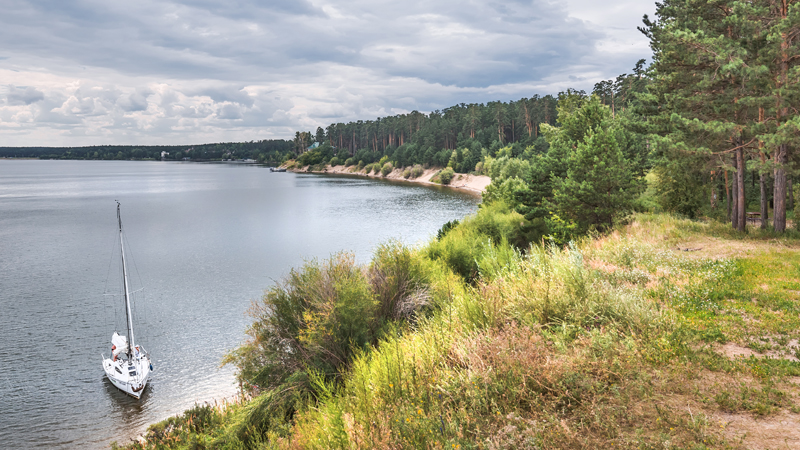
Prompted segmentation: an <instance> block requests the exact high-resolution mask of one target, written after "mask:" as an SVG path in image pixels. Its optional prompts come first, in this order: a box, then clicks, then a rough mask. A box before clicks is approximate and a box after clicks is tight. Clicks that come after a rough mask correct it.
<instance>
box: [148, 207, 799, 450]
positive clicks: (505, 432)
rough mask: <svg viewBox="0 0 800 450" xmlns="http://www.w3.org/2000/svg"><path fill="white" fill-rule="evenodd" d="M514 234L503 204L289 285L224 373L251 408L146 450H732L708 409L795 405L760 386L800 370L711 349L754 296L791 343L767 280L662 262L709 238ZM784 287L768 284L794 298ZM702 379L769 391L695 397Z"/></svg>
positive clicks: (706, 227)
mask: <svg viewBox="0 0 800 450" xmlns="http://www.w3.org/2000/svg"><path fill="white" fill-rule="evenodd" d="M520 222H521V217H520V216H519V215H518V214H516V213H515V212H513V211H511V210H510V209H509V208H508V207H507V206H505V205H503V204H501V203H495V204H492V205H487V206H484V207H482V208H481V210H480V211H479V212H478V213H477V214H476V215H475V216H473V217H470V218H467V219H465V220H463V221H462V222H461V223H459V224H458V225H456V226H453V227H448V229H447V230H446V231H445V232H443V233H441V234H440V236H438V237H437V239H436V240H433V241H431V242H430V243H429V244H428V245H427V246H425V247H423V248H421V249H414V248H409V247H405V246H403V245H401V244H400V243H397V242H388V243H386V244H383V245H381V246H378V248H377V249H376V250H375V253H374V255H373V258H372V261H371V262H370V264H369V265H367V266H359V265H357V264H355V262H354V261H353V259H352V256H350V255H347V254H339V255H334V256H333V257H332V258H331V259H329V260H326V261H322V262H320V261H312V262H308V263H306V265H305V266H303V267H302V268H300V269H298V270H295V271H292V272H291V273H290V274H289V276H288V277H287V279H285V280H284V281H283V282H282V283H280V284H279V285H278V286H276V287H274V288H273V289H271V290H270V291H268V292H267V294H266V295H265V297H264V299H262V301H261V302H260V303H259V304H257V305H255V306H254V308H253V311H254V313H255V318H256V322H255V323H254V324H253V326H252V327H251V329H250V330H249V331H248V333H249V335H250V340H249V341H248V342H247V343H246V344H245V346H244V347H242V348H240V349H239V350H237V351H236V352H235V353H233V354H232V355H231V356H230V357H229V361H231V362H234V363H236V364H237V366H238V367H239V371H240V373H239V376H240V379H241V380H242V382H243V383H245V384H246V386H248V387H250V388H251V392H253V393H254V394H255V395H257V397H256V398H255V399H254V400H252V401H251V402H248V403H244V404H241V405H237V406H236V407H234V408H231V409H230V410H229V412H226V413H219V414H217V413H214V414H217V415H214V414H210V415H205V416H203V417H207V418H203V419H200V420H199V422H197V423H199V424H200V425H198V426H196V427H195V428H191V427H190V426H189V425H187V422H186V420H187V419H186V417H183V418H176V419H175V424H173V425H172V426H173V428H171V429H170V430H171V431H170V430H168V431H170V432H165V430H166V429H165V428H162V429H161V432H160V433H161V434H159V436H160V437H159V439H160V440H158V442H159V443H163V442H167V441H166V440H165V439H167V438H168V437H170V436H171V437H172V438H174V439H176V440H175V441H174V442H175V444H174V445H173V444H172V443H170V444H168V445H167V444H164V445H165V446H167V447H172V448H177V447H181V448H202V447H203V446H206V447H216V448H285V449H297V448H309V449H329V448H341V449H345V448H346V449H374V448H392V449H428V448H430V449H444V448H447V449H454V448H465V449H466V448H485V449H501V448H503V449H505V448H537V449H544V448H553V449H555V448H727V447H726V446H728V445H729V444H730V443H728V442H727V441H726V440H725V437H724V436H723V435H721V434H720V432H719V431H716V430H715V428H714V427H712V421H711V420H710V419H709V415H708V414H710V413H709V411H712V410H713V409H712V407H711V406H709V405H710V404H713V405H718V406H717V407H719V408H722V409H723V410H725V411H740V410H746V411H756V412H757V413H759V414H770V413H772V412H775V411H777V410H779V409H780V408H782V407H786V405H788V404H789V402H788V401H787V400H785V399H786V398H788V397H786V396H785V395H784V394H783V393H782V392H781V391H780V390H779V389H777V388H776V387H775V385H773V384H769V383H771V382H770V381H769V380H770V379H771V377H774V376H776V375H775V374H795V373H800V369H797V368H796V367H794V366H792V365H791V364H788V363H785V362H773V361H771V360H766V361H765V360H756V359H752V360H749V361H746V362H736V361H734V362H731V361H729V360H727V359H724V358H723V357H721V356H719V355H717V354H716V353H714V352H711V351H709V350H707V348H706V346H707V345H710V344H709V343H710V342H715V340H716V341H719V339H720V338H719V336H723V335H724V334H726V333H727V334H730V332H729V331H728V330H723V331H724V332H723V331H721V330H720V325H719V323H720V322H718V321H720V320H723V319H720V317H723V316H725V315H726V314H727V316H725V317H730V319H724V320H729V322H725V323H728V324H731V326H732V327H734V326H742V327H744V325H737V324H739V323H742V320H741V315H742V314H744V312H747V313H752V314H755V312H753V311H756V310H755V306H753V305H754V304H753V303H752V302H751V301H750V297H752V298H753V299H756V298H757V300H758V302H759V304H762V303H763V304H764V305H765V306H764V308H765V309H764V311H760V310H759V312H758V314H760V315H759V316H758V317H759V318H760V319H761V320H763V321H765V323H768V324H769V325H768V326H769V327H771V328H769V329H774V330H778V331H780V332H781V333H784V334H786V333H785V332H786V330H787V329H788V328H787V326H789V325H787V324H788V322H786V321H787V320H789V319H786V317H789V316H791V317H795V316H796V312H797V311H800V308H797V307H796V305H795V303H792V302H789V301H788V300H787V299H785V298H783V297H780V296H776V294H771V293H763V294H758V293H755V291H754V290H753V287H752V286H755V285H757V284H761V285H763V284H764V283H766V281H765V277H767V276H768V275H769V270H768V268H766V267H763V268H758V271H756V270H755V269H756V267H755V266H753V265H752V264H751V263H748V264H750V265H745V264H744V263H742V262H741V261H734V260H732V259H729V258H702V257H697V256H693V255H692V254H689V253H684V252H677V251H675V250H674V249H671V248H670V247H672V246H674V244H675V243H676V242H680V241H681V240H684V239H695V238H698V236H702V237H703V238H704V239H707V238H709V236H716V233H717V232H718V231H717V228H715V227H717V226H718V225H714V224H708V223H702V222H694V221H688V220H682V219H678V218H674V217H669V216H659V215H649V216H638V217H637V218H636V219H635V220H634V221H633V222H632V224H631V225H630V226H628V227H626V228H624V229H620V230H617V231H615V232H612V233H609V234H607V235H605V236H598V237H594V238H591V239H590V238H586V239H583V240H579V241H577V242H572V243H570V244H569V245H566V246H555V245H543V244H534V245H530V246H529V245H528V243H527V242H525V241H524V239H523V238H522V237H521V234H520V231H519V230H520ZM719 239H726V238H725V237H719ZM736 239H745V240H746V239H754V238H753V237H752V236H750V237H736ZM782 257H783V256H782ZM775 258H778V256H775ZM773 265H774V264H773ZM790 265H791V264H790ZM743 268H748V270H750V271H751V272H753V273H754V274H756V273H757V274H756V275H747V274H746V273H745V271H744V269H743ZM748 276H750V278H748ZM769 276H772V275H769ZM787 277H788V276H783V275H781V276H779V277H777V278H776V280H777V281H775V282H774V283H779V284H776V285H780V286H792V287H793V286H795V284H796V283H795V284H791V283H794V281H792V280H790V279H789V278H790V277H789V278H787ZM751 278H752V279H751ZM770 282H772V281H770ZM747 283H749V284H747ZM748 286H750V287H748ZM759 289H760V288H759ZM798 289H800V288H798ZM745 297H747V298H745ZM731 305H736V307H735V308H733V307H732V306H731ZM728 311H729V312H728ZM736 320H738V322H737V321H736ZM792 320H794V319H792ZM767 321H770V322H767ZM798 321H799V322H800V319H798ZM791 324H795V322H791ZM764 329H766V328H764V327H761V328H759V329H758V330H761V331H763V330H764ZM756 332H757V331H753V332H751V333H750V334H753V333H756ZM784 341H786V342H790V339H789V336H788V335H786V336H785V339H784ZM760 345H765V344H760ZM787 345H788V344H787ZM278 364H280V365H281V368H280V369H279V368H278V367H277V365H278ZM287 368H288V369H287ZM701 371H705V372H704V373H706V374H707V373H708V372H711V373H713V374H715V375H714V376H720V377H723V376H729V375H727V374H728V373H746V374H748V375H751V376H753V377H754V378H755V379H757V380H765V381H764V383H767V384H765V385H764V386H762V387H760V388H751V387H749V386H744V385H742V386H740V387H737V388H736V389H733V388H731V389H727V388H722V387H720V388H715V387H703V386H700V387H697V385H693V386H694V387H693V388H689V387H687V386H688V385H689V384H691V383H693V382H694V381H693V380H695V379H697V378H700V375H698V373H699V372H701ZM737 371H738V372H737ZM703 376H707V375H703ZM270 377H276V378H274V379H273V378H270ZM276 380H277V381H280V382H277V381H276ZM298 386H302V389H300V388H298ZM692 389H694V390H692ZM675 398H679V399H680V404H677V403H675V401H674V399H675ZM709 399H710V400H709ZM676 405H677V406H676ZM686 406H689V407H688V408H687V407H686ZM202 414H206V413H205V412H201V415H202ZM192 420H193V421H192V424H194V423H195V422H194V419H192ZM175 430H179V431H180V432H178V431H175ZM176 433H177V434H176ZM152 442H156V441H152ZM170 442H172V441H170ZM159 445H161V444H159Z"/></svg>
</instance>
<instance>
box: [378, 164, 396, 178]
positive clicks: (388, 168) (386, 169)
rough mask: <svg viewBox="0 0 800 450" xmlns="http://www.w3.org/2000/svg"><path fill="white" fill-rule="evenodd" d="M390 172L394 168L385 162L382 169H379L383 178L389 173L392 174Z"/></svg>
mask: <svg viewBox="0 0 800 450" xmlns="http://www.w3.org/2000/svg"><path fill="white" fill-rule="evenodd" d="M392 170H394V167H392V163H390V162H387V163H386V164H384V165H383V167H381V175H383V176H386V175H389V174H390V173H392Z"/></svg>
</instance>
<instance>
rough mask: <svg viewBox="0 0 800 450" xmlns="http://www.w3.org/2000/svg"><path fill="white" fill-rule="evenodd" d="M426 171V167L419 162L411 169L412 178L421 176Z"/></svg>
mask: <svg viewBox="0 0 800 450" xmlns="http://www.w3.org/2000/svg"><path fill="white" fill-rule="evenodd" d="M424 172H425V169H423V168H422V166H420V165H419V164H416V165H415V166H414V167H413V168H412V169H411V178H419V177H420V176H422V174H423V173H424Z"/></svg>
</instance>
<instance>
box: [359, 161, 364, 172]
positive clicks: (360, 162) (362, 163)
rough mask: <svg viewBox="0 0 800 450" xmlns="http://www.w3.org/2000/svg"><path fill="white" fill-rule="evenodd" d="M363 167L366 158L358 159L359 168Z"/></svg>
mask: <svg viewBox="0 0 800 450" xmlns="http://www.w3.org/2000/svg"><path fill="white" fill-rule="evenodd" d="M363 168H364V160H363V159H362V160H359V161H358V170H361V169H363Z"/></svg>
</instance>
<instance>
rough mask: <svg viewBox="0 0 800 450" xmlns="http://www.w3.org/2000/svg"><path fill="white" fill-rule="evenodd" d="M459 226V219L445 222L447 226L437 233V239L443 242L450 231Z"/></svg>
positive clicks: (443, 226)
mask: <svg viewBox="0 0 800 450" xmlns="http://www.w3.org/2000/svg"><path fill="white" fill-rule="evenodd" d="M458 224H459V222H458V219H453V220H449V221H447V222H445V224H444V225H442V228H440V229H439V231H437V232H436V239H439V240H441V239H442V238H443V237H444V236H445V235H446V234H447V232H448V231H450V230H452V229H453V228H455V227H456V226H458Z"/></svg>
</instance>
